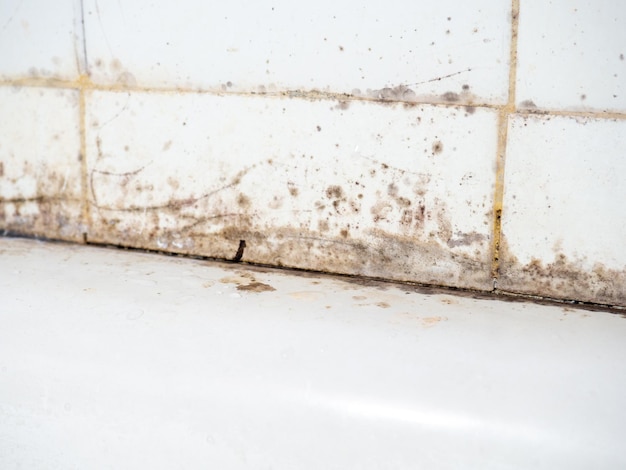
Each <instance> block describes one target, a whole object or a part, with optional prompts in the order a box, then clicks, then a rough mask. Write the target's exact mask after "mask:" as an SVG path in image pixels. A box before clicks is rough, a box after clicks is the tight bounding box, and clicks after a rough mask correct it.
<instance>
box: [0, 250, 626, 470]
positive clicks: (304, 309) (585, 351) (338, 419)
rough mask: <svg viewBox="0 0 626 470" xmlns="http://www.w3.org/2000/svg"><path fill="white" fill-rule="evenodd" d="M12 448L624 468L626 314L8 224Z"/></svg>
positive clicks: (299, 462) (57, 463) (0, 312)
mask: <svg viewBox="0 0 626 470" xmlns="http://www.w3.org/2000/svg"><path fill="white" fill-rule="evenodd" d="M0 297H1V298H2V303H1V304H0V466H1V467H2V468H3V469H13V468H64V469H65V468H116V469H120V468H163V469H166V468H168V469H169V468H207V467H211V468H236V469H240V468H241V469H245V468H250V469H259V468H274V469H291V468H311V469H318V468H361V469H374V468H386V469H387V468H437V469H452V468H464V469H468V468H474V469H490V468H498V469H500V468H511V469H522V468H534V469H541V468H544V469H575V468H581V469H583V468H620V467H623V466H624V465H626V456H625V455H624V453H623V436H624V435H625V433H626V408H625V407H624V406H622V405H623V397H624V395H625V393H626V368H625V367H624V359H626V342H625V341H624V338H625V337H626V319H624V318H622V317H621V316H619V315H616V314H609V313H602V312H589V311H580V310H572V309H569V308H566V307H560V306H554V307H551V306H539V305H534V304H524V303H506V302H502V301H493V300H478V299H472V298H469V297H454V296H452V295H448V294H441V293H439V294H430V295H427V294H424V293H418V292H416V291H414V290H413V289H411V288H406V287H404V288H403V287H400V286H393V285H384V284H371V283H370V285H369V286H364V285H362V284H358V283H355V282H354V281H349V280H346V279H343V280H342V279H338V278H332V277H327V276H314V275H298V274H293V273H291V274H290V273H286V272H278V271H272V270H268V269H260V268H249V267H246V266H245V265H241V264H239V265H236V264H216V263H209V262H206V261H199V260H190V259H180V258H172V257H164V256H160V255H155V254H145V253H137V252H124V251H118V250H114V249H105V248H95V247H84V246H69V245H64V244H53V243H43V242H37V241H32V240H20V239H8V238H4V239H0Z"/></svg>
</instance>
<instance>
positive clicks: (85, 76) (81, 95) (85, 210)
mask: <svg viewBox="0 0 626 470" xmlns="http://www.w3.org/2000/svg"><path fill="white" fill-rule="evenodd" d="M79 1H80V23H81V30H82V36H83V37H82V40H83V51H82V52H83V64H82V65H83V67H82V70H81V71H80V77H79V79H78V84H79V87H78V103H79V105H78V112H79V117H78V120H79V132H80V163H81V169H80V180H81V181H80V184H81V199H82V203H83V206H82V219H83V220H82V224H83V243H87V241H88V240H87V234H88V233H89V228H90V227H91V211H90V207H89V197H88V195H89V193H88V184H87V181H88V168H87V136H86V133H85V132H86V126H85V120H86V119H87V116H86V96H85V94H86V92H87V88H89V85H90V83H91V81H90V79H89V62H88V61H87V35H86V33H85V5H84V0H79Z"/></svg>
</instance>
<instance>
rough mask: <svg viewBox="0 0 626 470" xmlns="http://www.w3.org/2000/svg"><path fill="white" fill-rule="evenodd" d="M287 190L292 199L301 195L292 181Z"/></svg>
mask: <svg viewBox="0 0 626 470" xmlns="http://www.w3.org/2000/svg"><path fill="white" fill-rule="evenodd" d="M287 190H288V191H289V194H291V196H292V197H298V194H299V193H300V191H299V190H298V187H297V186H296V184H295V183H293V182H291V181H290V182H289V183H287Z"/></svg>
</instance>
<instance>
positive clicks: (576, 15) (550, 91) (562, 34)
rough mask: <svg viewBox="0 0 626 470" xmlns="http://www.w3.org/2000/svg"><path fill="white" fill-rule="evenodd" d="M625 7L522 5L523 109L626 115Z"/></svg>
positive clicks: (567, 1)
mask: <svg viewBox="0 0 626 470" xmlns="http://www.w3.org/2000/svg"><path fill="white" fill-rule="evenodd" d="M625 22H626V2H615V1H612V0H596V1H587V0H552V1H550V2H543V1H535V0H522V1H521V6H520V25H519V40H518V71H517V78H518V80H517V96H518V98H519V99H518V102H520V103H521V106H522V107H527V108H533V107H538V108H548V109H571V110H600V111H603V110H607V111H619V112H626V59H625V56H626V27H624V24H625Z"/></svg>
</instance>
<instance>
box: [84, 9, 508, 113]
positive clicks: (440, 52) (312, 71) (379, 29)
mask: <svg viewBox="0 0 626 470" xmlns="http://www.w3.org/2000/svg"><path fill="white" fill-rule="evenodd" d="M509 16H510V2H497V1H492V0H481V1H474V2H471V3H468V2H459V1H457V0H440V1H437V2H407V1H400V0H391V1H387V2H373V1H370V2H365V3H355V2H353V1H346V0H340V1H337V0H332V1H331V0H321V1H318V2H292V1H289V0H278V1H272V2H269V1H266V0H265V1H256V2H244V1H240V0H237V1H231V2H201V1H198V0H184V1H179V2H153V1H150V0H136V1H133V2H97V1H96V0H88V1H86V2H85V17H86V25H87V46H88V57H89V65H90V72H91V75H92V77H93V78H94V80H96V81H97V82H99V83H105V84H116V83H124V84H131V85H135V84H137V85H140V86H151V87H170V88H171V87H192V88H202V89H218V90H220V89H222V88H223V89H224V90H230V91H248V92H249V91H255V92H258V91H273V90H284V89H291V90H296V89H298V90H312V89H318V90H322V91H329V92H335V93H351V94H355V95H359V96H367V97H370V98H385V99H399V100H408V101H411V100H415V99H429V100H435V101H437V100H439V101H463V102H467V101H471V100H477V101H479V102H504V101H506V96H507V89H508V58H509V40H510V39H509V38H510V18H509Z"/></svg>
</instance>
